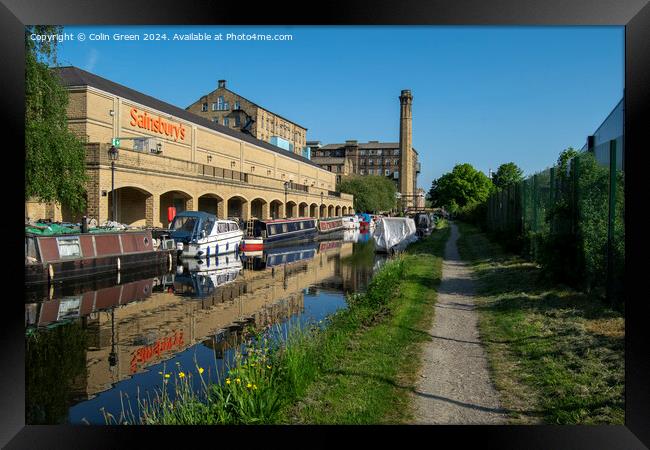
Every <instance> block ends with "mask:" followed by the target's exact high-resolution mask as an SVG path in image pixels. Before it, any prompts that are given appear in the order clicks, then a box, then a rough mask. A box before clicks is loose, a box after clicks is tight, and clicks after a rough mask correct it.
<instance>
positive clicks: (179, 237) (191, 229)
mask: <svg viewBox="0 0 650 450" xmlns="http://www.w3.org/2000/svg"><path fill="white" fill-rule="evenodd" d="M169 230H170V236H171V238H172V239H174V241H175V242H176V245H177V249H178V250H179V251H180V252H181V256H182V257H194V258H209V257H210V256H218V255H221V254H224V253H232V252H237V251H239V245H240V243H241V241H242V238H243V236H244V232H243V231H242V230H241V229H240V228H239V224H238V223H237V222H235V221H234V220H223V219H217V217H216V216H215V215H214V214H210V213H206V212H203V211H183V212H181V213H178V214H177V215H176V217H174V220H173V221H172V223H171V224H170V225H169Z"/></svg>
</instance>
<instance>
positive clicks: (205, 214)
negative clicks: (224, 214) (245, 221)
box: [174, 211, 236, 223]
mask: <svg viewBox="0 0 650 450" xmlns="http://www.w3.org/2000/svg"><path fill="white" fill-rule="evenodd" d="M176 217H200V218H201V219H209V218H214V219H215V220H216V221H217V222H235V221H234V220H231V219H217V216H215V215H214V214H211V213H209V212H205V211H181V212H179V213H177V214H176V216H174V218H176ZM235 223H236V222H235Z"/></svg>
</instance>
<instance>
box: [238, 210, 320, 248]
mask: <svg viewBox="0 0 650 450" xmlns="http://www.w3.org/2000/svg"><path fill="white" fill-rule="evenodd" d="M316 233H317V228H316V219H313V218H311V217H300V218H297V219H274V220H259V219H252V220H249V221H248V223H247V226H246V237H245V238H244V242H243V243H242V247H241V250H242V251H246V252H249V251H259V250H262V249H263V248H265V247H266V246H267V245H269V244H272V243H275V242H280V241H289V240H296V239H305V238H310V237H313V236H314V235H315V234H316Z"/></svg>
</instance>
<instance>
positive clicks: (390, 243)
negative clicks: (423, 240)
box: [372, 217, 418, 252]
mask: <svg viewBox="0 0 650 450" xmlns="http://www.w3.org/2000/svg"><path fill="white" fill-rule="evenodd" d="M415 231H416V228H415V221H414V220H413V219H411V218H410V217H383V218H382V219H381V220H380V221H379V222H378V223H377V227H376V228H375V231H374V233H373V235H372V237H373V239H374V240H375V245H376V247H377V250H378V251H382V252H388V251H390V250H403V249H404V248H405V247H406V246H407V245H408V244H410V243H411V242H415V241H417V239H418V238H417V235H416V234H415Z"/></svg>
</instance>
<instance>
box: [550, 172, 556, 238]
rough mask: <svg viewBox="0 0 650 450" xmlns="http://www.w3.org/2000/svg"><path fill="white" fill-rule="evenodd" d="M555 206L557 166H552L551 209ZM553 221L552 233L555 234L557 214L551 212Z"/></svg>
mask: <svg viewBox="0 0 650 450" xmlns="http://www.w3.org/2000/svg"><path fill="white" fill-rule="evenodd" d="M554 207H555V167H551V181H550V184H549V209H552V208H554ZM550 217H551V223H549V228H550V231H551V234H555V215H554V214H551V215H550Z"/></svg>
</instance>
